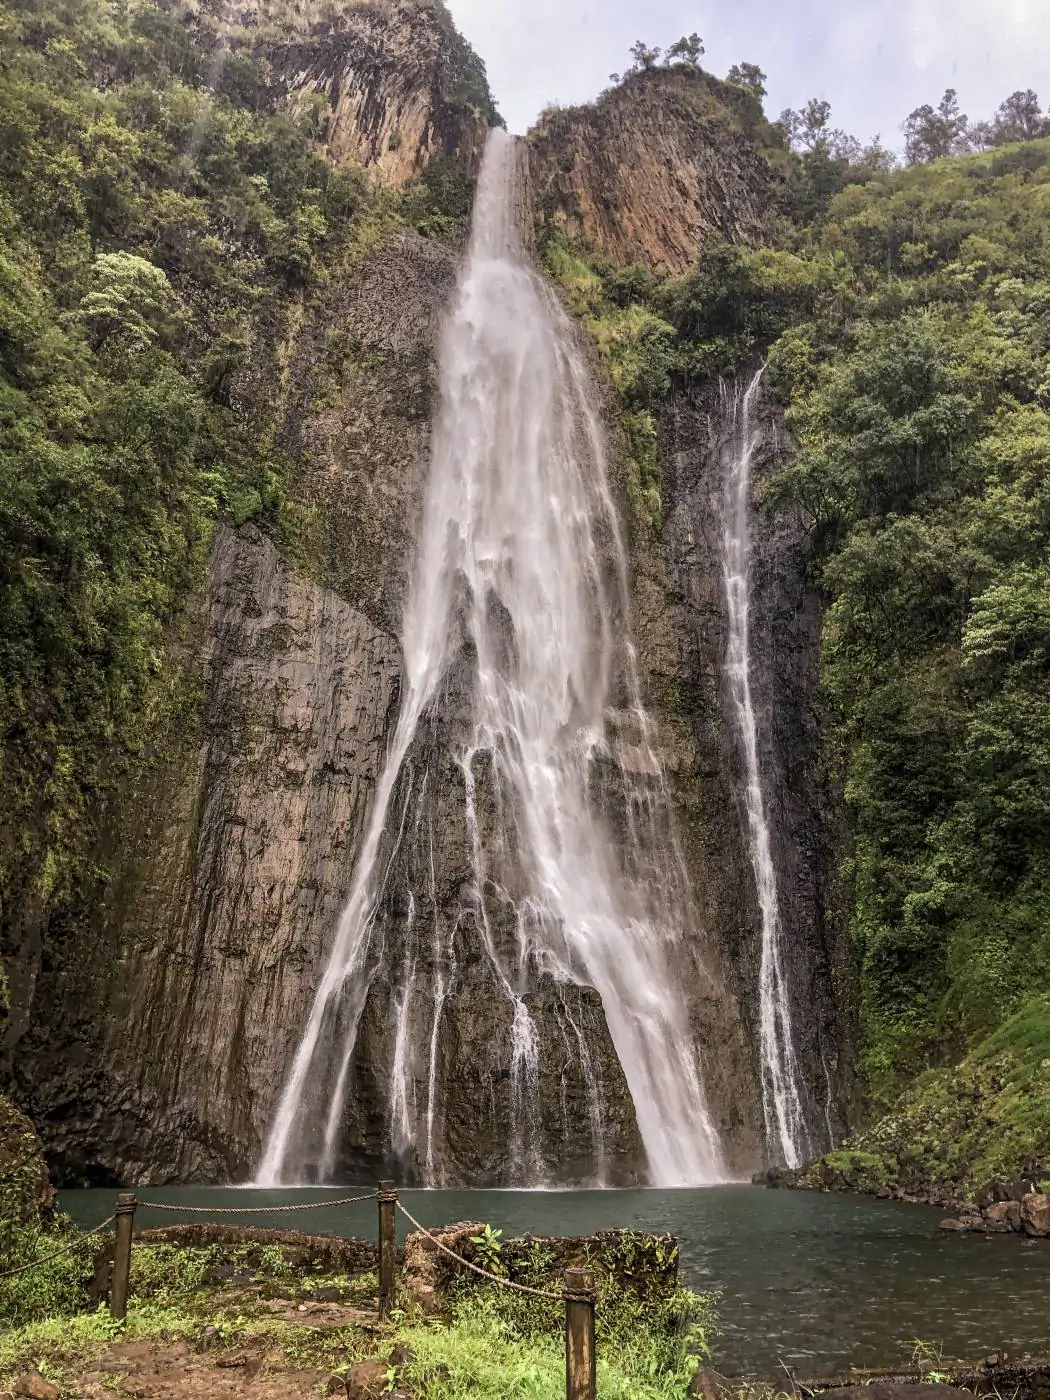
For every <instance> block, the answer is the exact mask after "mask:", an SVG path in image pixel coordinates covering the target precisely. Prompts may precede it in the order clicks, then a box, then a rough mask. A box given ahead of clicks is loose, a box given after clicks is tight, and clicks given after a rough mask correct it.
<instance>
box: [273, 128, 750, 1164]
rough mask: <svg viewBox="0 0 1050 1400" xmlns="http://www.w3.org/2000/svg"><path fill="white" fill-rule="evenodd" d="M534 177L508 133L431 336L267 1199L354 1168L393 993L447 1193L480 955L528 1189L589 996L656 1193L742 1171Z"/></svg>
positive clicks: (400, 1119)
mask: <svg viewBox="0 0 1050 1400" xmlns="http://www.w3.org/2000/svg"><path fill="white" fill-rule="evenodd" d="M518 162H519V153H518V150H517V147H516V143H515V142H514V141H513V139H512V138H511V137H509V136H507V135H506V134H505V133H503V132H502V131H494V132H493V133H492V135H491V137H490V139H489V144H488V147H487V150H486V154H485V158H484V163H483V168H482V172H481V177H480V182H479V187H478V194H477V202H476V207H475V213H474V229H473V236H472V241H471V247H470V251H469V255H468V258H467V260H466V263H465V265H464V268H463V270H462V273H461V276H460V285H459V290H458V295H457V300H456V303H455V306H454V308H453V310H452V312H451V313H450V315H449V317H448V319H447V322H446V325H445V328H444V332H443V338H442V343H441V350H440V375H441V403H440V409H439V411H438V414H437V417H436V421H435V425H434V438H433V447H432V460H431V465H430V477H429V483H428V491H427V497H426V501H425V507H424V518H423V525H422V537H421V540H420V548H419V554H418V560H417V565H416V572H415V577H414V581H413V586H412V590H411V593H410V597H409V600H408V604H407V608H406V613H405V618H404V626H403V643H404V657H405V670H406V678H405V679H406V684H405V689H404V695H403V699H402V706H401V712H400V717H399V721H398V724H397V729H396V733H395V735H394V737H393V740H392V743H391V747H390V751H389V757H388V760H387V764H386V768H385V771H384V772H383V775H382V778H381V780H380V782H379V784H378V787H377V791H376V793H375V799H374V808H373V811H372V814H371V818H370V823H369V826H368V828H367V833H366V836H365V839H364V842H363V845H362V847H361V850H360V852H359V855H358V858H357V864H356V868H355V871H354V877H353V884H352V889H351V893H350V896H349V902H348V903H347V905H346V908H345V911H344V913H343V915H342V917H341V919H340V922H339V926H338V930H337V932H336V936H335V939H334V942H333V944H332V947H331V952H330V955H329V958H328V963H327V967H326V968H325V971H324V975H323V977H322V978H321V981H320V985H319V986H318V988H317V992H316V995H315V999H314V1002H313V1007H312V1010H311V1011H310V1014H309V1018H308V1020H307V1023H306V1026H305V1029H304V1031H303V1034H302V1039H301V1041H300V1044H299V1047H298V1051H297V1053H296V1055H295V1058H294V1062H293V1063H292V1065H291V1069H290V1072H289V1073H288V1075H287V1078H286V1081H285V1084H284V1088H283V1092H282V1095H281V1099H280V1102H279V1106H278V1109H277V1113H276V1116H275V1118H274V1120H273V1123H272V1126H271V1130H270V1135H269V1140H268V1142H267V1144H266V1148H265V1154H264V1158H263V1161H262V1163H261V1166H260V1168H259V1172H258V1180H259V1181H260V1182H262V1183H278V1182H283V1181H289V1180H297V1179H301V1178H302V1176H303V1174H304V1170H305V1169H306V1168H307V1166H308V1165H312V1168H313V1170H315V1171H316V1172H317V1174H319V1175H321V1176H322V1177H325V1178H328V1177H330V1176H331V1174H332V1172H333V1171H335V1170H336V1169H337V1166H338V1161H339V1156H340V1137H341V1134H342V1133H343V1131H344V1128H343V1123H344V1110H345V1104H344V1100H345V1098H346V1095H347V1090H348V1085H349V1084H350V1083H351V1081H352V1076H353V1071H352V1065H353V1063H354V1055H355V1046H356V1045H357V1042H358V1039H359V1036H360V1035H361V1034H363V1032H362V1030H361V1027H362V1024H363V1022H365V1021H368V1016H367V1015H364V1016H363V1012H364V1009H365V1006H366V1001H367V999H368V998H369V995H370V989H371V988H372V987H373V984H374V985H375V986H379V985H380V984H382V985H383V986H385V985H386V984H387V980H389V981H390V993H389V997H388V999H387V1000H386V1001H385V1002H384V1003H383V1007H382V1008H381V1011H380V1014H379V1015H378V1016H377V1017H375V1018H374V1019H375V1021H376V1023H383V1022H384V1020H385V1023H386V1028H387V1030H388V1031H389V1033H390V1036H389V1040H388V1042H386V1043H388V1044H389V1047H390V1048H389V1059H388V1062H387V1063H386V1064H385V1065H384V1066H383V1068H382V1074H383V1075H385V1076H386V1087H385V1089H384V1091H383V1092H384V1096H385V1098H384V1102H385V1104H386V1108H385V1110H384V1111H385V1114H386V1134H387V1143H386V1149H387V1150H388V1151H389V1152H391V1153H393V1154H394V1155H403V1156H404V1157H405V1158H406V1159H407V1158H409V1157H410V1158H411V1159H412V1160H414V1161H415V1162H416V1163H418V1164H419V1170H420V1174H421V1175H422V1177H423V1179H424V1180H425V1181H427V1182H428V1183H434V1184H436V1183H440V1182H441V1181H442V1180H443V1179H444V1178H443V1175H442V1163H441V1151H440V1146H439V1143H440V1140H441V1132H442V1129H443V1125H442V1116H443V1115H442V1104H441V1085H440V1083H439V1079H440V1069H439V1067H440V1065H441V1064H442V1063H444V1061H445V1058H446V1057H447V1056H448V1055H450V1054H452V1053H453V1050H454V1047H453V1048H451V1049H450V1042H449V1031H448V1019H447V1013H448V1008H449V997H450V994H451V988H452V986H453V984H454V982H455V980H456V978H457V977H460V976H461V975H463V969H464V965H465V963H466V962H468V961H469V963H470V966H471V967H472V968H473V967H474V966H476V965H477V964H478V963H480V964H482V965H483V967H484V969H485V976H486V977H487V979H488V981H487V984H486V985H488V986H490V987H491V988H492V996H493V998H494V999H495V1000H496V1001H497V1002H498V1003H499V1004H500V1005H501V1006H502V1008H503V1013H502V1014H504V1016H505V1020H504V1022H503V1023H502V1024H505V1025H506V1026H507V1027H508V1032H507V1035H506V1044H505V1046H502V1047H499V1048H498V1053H500V1054H504V1055H505V1066H506V1073H505V1074H504V1075H503V1076H502V1078H501V1083H502V1088H501V1089H500V1090H499V1092H501V1093H505V1094H506V1095H509V1096H510V1097H511V1099H512V1100H513V1102H512V1109H513V1123H514V1142H513V1143H512V1144H510V1151H511V1159H512V1169H511V1172H510V1176H511V1178H512V1179H513V1181H514V1182H515V1183H517V1184H534V1183H535V1184H539V1183H540V1181H541V1180H543V1179H544V1177H545V1174H544V1172H543V1171H542V1170H541V1169H540V1168H539V1167H538V1166H537V1165H536V1153H535V1151H534V1144H535V1141H536V1138H537V1134H539V1133H540V1132H541V1131H542V1129H543V1124H542V1122H541V1118H542V1111H543V1110H542V1105H541V1103H540V1099H539V1087H538V1085H539V1073H540V1069H539V1067H540V1063H541V1058H542V1051H543V1045H542V1043H541V1041H542V1036H543V1031H542V1028H541V1027H540V1025H539V1023H538V1021H537V1018H536V1016H535V1015H534V1012H533V1009H532V1008H533V1007H534V1005H535V1000H534V996H533V994H534V993H535V989H536V988H537V986H540V985H545V986H552V985H553V986H555V987H561V988H572V989H579V988H594V989H596V990H597V992H598V993H599V994H600V996H601V1002H602V1006H603V1008H604V1016H605V1019H606V1022H607V1025H608V1034H609V1035H610V1036H611V1040H612V1044H613V1045H614V1046H615V1052H616V1056H617V1058H618V1059H619V1062H620V1065H621V1066H622V1070H623V1074H624V1076H625V1078H626V1083H627V1086H628V1088H629V1090H630V1097H631V1099H632V1100H633V1111H634V1114H635V1115H636V1118H637V1128H638V1132H639V1134H640V1137H641V1140H642V1143H643V1144H644V1150H645V1156H646V1158H647V1163H648V1171H647V1174H648V1179H649V1180H650V1181H652V1182H653V1183H658V1184H663V1185H687V1184H703V1183H706V1182H710V1181H714V1180H718V1179H721V1178H723V1177H724V1175H725V1172H724V1168H723V1165H722V1158H721V1153H720V1147H719V1142H718V1136H717V1133H716V1130H715V1128H714V1126H713V1124H712V1121H711V1117H710V1115H709V1112H708V1108H707V1104H706V1099H705V1093H704V1089H703V1084H702V1077H701V1069H700V1066H699V1064H698V1062H697V1051H696V1034H695V1030H694V1027H693V1026H692V1025H691V1021H690V1016H691V1011H690V1007H689V1005H688V1002H687V995H686V987H687V985H688V983H689V978H690V976H695V964H694V963H692V962H690V959H691V958H693V953H692V952H691V945H692V943H693V940H692V939H691V938H690V936H689V935H690V931H691V926H690V919H691V918H692V915H691V912H690V911H691V902H690V898H689V891H688V886H687V881H686V878H685V873H684V868H683V865H682V860H681V856H680V854H679V850H678V845H677V838H676V836H675V833H674V827H673V823H672V821H671V818H670V815H669V813H670V800H669V795H668V793H667V791H666V787H665V783H664V778H663V774H662V771H661V767H660V763H659V760H658V758H657V755H656V752H655V749H654V744H653V741H652V738H651V732H650V721H649V719H648V717H647V715H646V713H645V711H644V709H643V707H642V704H641V701H640V696H639V686H638V679H637V674H636V665H635V660H634V653H633V650H632V646H631V642H630V635H629V626H628V592H627V576H626V564H625V557H624V549H623V545H622V542H621V538H620V531H619V525H618V522H617V515H616V510H615V507H614V504H613V500H612V497H611V495H610V488H609V484H608V479H607V473H606V461H605V453H604V447H603V440H602V433H601V429H600V426H599V423H598V421H597V417H596V413H595V410H594V408H593V406H592V402H591V396H590V391H589V388H588V382H587V375H586V372H585V369H584V367H583V364H582V362H581V360H580V357H579V355H578V353H577V351H576V349H575V347H574V343H573V334H572V330H571V327H570V325H569V323H568V321H567V318H566V317H565V315H564V313H563V311H562V310H561V307H560V305H559V303H558V302H557V300H556V298H555V297H554V296H553V295H552V293H551V292H550V290H549V288H548V287H547V285H546V283H545V282H544V281H543V279H542V278H541V277H540V276H539V275H538V274H537V273H536V272H535V271H534V270H533V269H532V268H531V266H530V265H529V263H528V261H527V258H526V255H525V253H524V251H523V247H522V243H521V238H520V233H519V226H518V217H517V213H516V200H517V181H518V178H519V177H518ZM464 678H465V679H464ZM450 714H451V716H452V717H451V719H449V718H448V716H449V715H450ZM442 725H444V726H445V728H444V729H441V726H442ZM456 726H458V728H456ZM449 727H451V728H453V729H455V732H456V733H457V734H458V735H459V736H460V737H459V739H458V740H457V743H456V746H455V753H454V766H455V768H456V769H457V770H458V771H457V773H456V774H454V776H455V777H456V779H457V782H456V785H455V793H456V797H455V800H456V802H458V803H459V804H460V807H461V808H462V806H463V805H464V804H465V808H466V828H465V829H466V830H467V831H468V832H469V839H468V840H467V841H466V842H465V843H464V845H465V857H464V859H465V863H466V864H468V865H469V872H470V873H469V879H468V880H467V881H466V882H465V883H464V885H463V887H462V888H460V889H459V890H458V893H457V892H454V893H453V895H452V898H453V899H454V900H455V902H456V909H455V910H454V911H453V916H446V915H445V914H444V913H443V912H442V910H443V906H441V905H440V900H441V899H442V898H444V897H445V896H444V895H442V893H441V888H443V886H442V885H441V881H440V880H438V879H436V878H435V875H434V869H435V861H436V859H437V858H438V857H439V856H440V851H437V853H435V852H436V845H440V842H441V841H442V840H443V839H445V838H444V831H445V828H447V827H448V822H449V819H448V818H447V816H445V815H441V814H444V813H446V812H447V811H448V807H447V805H446V806H441V804H440V802H439V799H438V797H437V796H436V785H437V784H438V783H439V782H440V781H442V779H441V771H442V770H441V768H440V764H438V763H437V762H436V761H435V760H434V759H433V756H432V755H433V752H434V749H433V746H431V748H430V749H428V748H427V743H428V742H430V741H429V740H427V739H426V736H427V734H428V733H429V734H433V733H434V732H437V731H438V730H439V729H440V732H441V733H442V734H444V733H446V731H447V730H448V729H449ZM425 741H426V742H425ZM449 766H450V767H451V766H452V765H449ZM483 790H484V794H488V796H483ZM435 810H438V811H439V816H438V818H437V819H434V816H433V813H434V811H435ZM428 814H429V815H428ZM428 823H429V825H428ZM409 851H413V852H417V853H420V854H419V855H418V862H417V863H418V869H419V882H418V885H417V887H415V888H412V889H410V890H409V892H408V895H407V898H405V899H403V900H401V903H400V904H399V906H398V908H399V911H400V912H399V913H398V915H397V923H396V930H397V932H396V937H395V936H394V935H393V934H392V933H391V932H390V931H389V929H388V928H387V927H386V924H385V923H384V919H385V915H383V914H382V913H381V910H382V908H383V907H384V905H383V901H384V900H385V899H388V896H389V887H390V886H391V883H392V882H393V881H394V880H395V878H396V877H397V872H398V868H399V867H398V862H399V861H400V862H402V865H401V867H400V868H401V870H402V872H403V869H404V864H403V863H404V862H405V860H406V859H408V855H407V854H406V853H407V852H409ZM412 858H413V859H416V857H415V856H414V857H412ZM439 886H441V888H439ZM689 967H691V968H693V972H691V973H689V974H688V975H686V969H687V968H689ZM372 995H373V996H374V995H375V993H374V992H372ZM384 995H386V994H385V993H384ZM577 995H579V994H578V993H577ZM590 995H591V996H593V994H590ZM574 1004H575V1003H573V1002H572V1001H571V999H568V998H565V999H563V1005H562V1007H561V1009H560V1010H559V1012H558V1024H559V1026H560V1032H559V1033H560V1034H562V1035H563V1036H565V1037H566V1046H567V1047H568V1048H567V1050H566V1051H565V1054H564V1059H565V1062H566V1063H568V1062H572V1063H573V1064H574V1066H575V1067H576V1069H578V1070H579V1071H580V1072H581V1073H582V1074H583V1076H584V1079H585V1081H586V1084H587V1110H586V1114H585V1115H584V1116H585V1117H586V1119H587V1122H588V1125H589V1126H587V1127H586V1128H585V1131H587V1132H589V1134H590V1137H591V1140H592V1143H593V1160H594V1163H595V1166H594V1170H593V1173H592V1179H594V1180H598V1181H600V1180H601V1178H602V1168H601V1162H602V1152H603V1136H604V1134H605V1132H606V1117H607V1112H608V1106H607V1103H606V1090H605V1089H603V1084H602V1081H601V1075H600V1072H599V1070H598V1068H597V1067H596V1066H595V1064H594V1062H593V1055H592V1047H591V1045H589V1044H588V1039H587V1036H586V1035H585V1034H584V1033H583V1030H582V1028H581V1025H580V1023H579V1020H578V1018H577V1017H575V1016H574V1013H573V1009H572V1008H573V1005H574ZM589 1004H590V1003H589ZM370 1024H371V1023H370ZM376 1033H377V1034H379V1032H378V1031H377V1032H376ZM493 1053H497V1051H495V1050H494V1051H493ZM458 1072H459V1073H460V1074H462V1070H460V1071H458ZM494 1092H496V1091H495V1090H494ZM468 1130H469V1125H468ZM546 1177H547V1179H549V1173H548V1174H546ZM506 1184H510V1181H507V1183H506Z"/></svg>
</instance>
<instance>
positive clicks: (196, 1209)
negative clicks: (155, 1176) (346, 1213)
mask: <svg viewBox="0 0 1050 1400" xmlns="http://www.w3.org/2000/svg"><path fill="white" fill-rule="evenodd" d="M377 1195H378V1192H376V1191H369V1193H368V1195H367V1196H345V1197H343V1199H341V1200H338V1201H307V1202H306V1203H305V1204H303V1205H296V1206H175V1205H170V1204H168V1203H167V1202H162V1201H136V1202H135V1204H136V1206H137V1208H138V1209H140V1210H166V1211H170V1212H173V1213H175V1214H177V1215H287V1214H291V1213H292V1212H293V1211H299V1210H323V1209H324V1208H325V1207H326V1206H327V1207H329V1208H330V1209H332V1210H334V1209H335V1207H336V1206H356V1205H360V1203H361V1202H362V1201H374V1200H375V1199H376V1196H377Z"/></svg>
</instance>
